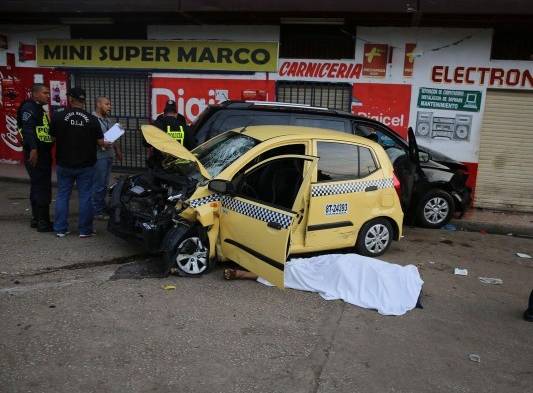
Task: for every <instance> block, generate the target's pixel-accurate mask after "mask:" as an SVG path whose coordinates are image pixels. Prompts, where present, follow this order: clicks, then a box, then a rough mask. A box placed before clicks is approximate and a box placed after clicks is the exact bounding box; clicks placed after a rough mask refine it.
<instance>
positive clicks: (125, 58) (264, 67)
mask: <svg viewBox="0 0 533 393" xmlns="http://www.w3.org/2000/svg"><path fill="white" fill-rule="evenodd" d="M277 54H278V43H277V42H222V41H152V40H145V41H136V40H119V41H117V40H38V41H37V64H38V65H39V66H64V67H91V68H95V67H97V68H102V67H105V68H113V67H115V68H153V69H172V70H219V71H265V72H266V71H276V67H277V60H278V59H277Z"/></svg>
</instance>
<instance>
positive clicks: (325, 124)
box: [294, 117, 346, 132]
mask: <svg viewBox="0 0 533 393" xmlns="http://www.w3.org/2000/svg"><path fill="white" fill-rule="evenodd" d="M294 125H295V126H304V127H316V128H326V129H328V130H335V131H342V132H346V127H345V122H344V121H342V120H332V119H324V118H320V117H296V118H295V119H294Z"/></svg>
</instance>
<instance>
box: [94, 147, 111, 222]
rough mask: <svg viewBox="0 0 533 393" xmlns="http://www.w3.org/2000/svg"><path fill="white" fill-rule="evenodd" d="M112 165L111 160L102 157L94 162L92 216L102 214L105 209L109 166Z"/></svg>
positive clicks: (109, 173)
mask: <svg viewBox="0 0 533 393" xmlns="http://www.w3.org/2000/svg"><path fill="white" fill-rule="evenodd" d="M112 165H113V158H111V157H104V158H99V159H98V160H96V164H94V180H93V207H94V214H103V213H105V210H106V208H107V206H106V202H105V198H106V195H107V187H108V185H109V177H110V176H111V166H112Z"/></svg>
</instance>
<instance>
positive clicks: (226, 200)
mask: <svg viewBox="0 0 533 393" xmlns="http://www.w3.org/2000/svg"><path fill="white" fill-rule="evenodd" d="M222 207H225V208H227V209H230V210H233V211H234V212H237V213H240V214H244V215H245V216H248V217H252V218H255V219H257V220H261V221H264V222H267V223H268V222H275V223H278V224H279V225H281V227H282V228H284V229H287V228H288V227H289V226H290V225H291V221H292V216H290V215H288V214H283V213H280V212H276V211H273V210H270V209H267V208H264V207H261V206H257V205H253V204H251V203H247V202H244V201H240V200H237V199H234V198H231V197H223V198H222Z"/></svg>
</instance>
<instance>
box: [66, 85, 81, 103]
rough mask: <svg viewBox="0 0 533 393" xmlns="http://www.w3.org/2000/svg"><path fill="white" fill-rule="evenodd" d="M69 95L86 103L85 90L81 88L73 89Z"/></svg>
mask: <svg viewBox="0 0 533 393" xmlns="http://www.w3.org/2000/svg"><path fill="white" fill-rule="evenodd" d="M67 95H68V96H69V97H72V98H75V99H77V100H79V101H85V90H83V89H82V88H81V87H73V88H72V89H70V90H69V91H68V93H67Z"/></svg>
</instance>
